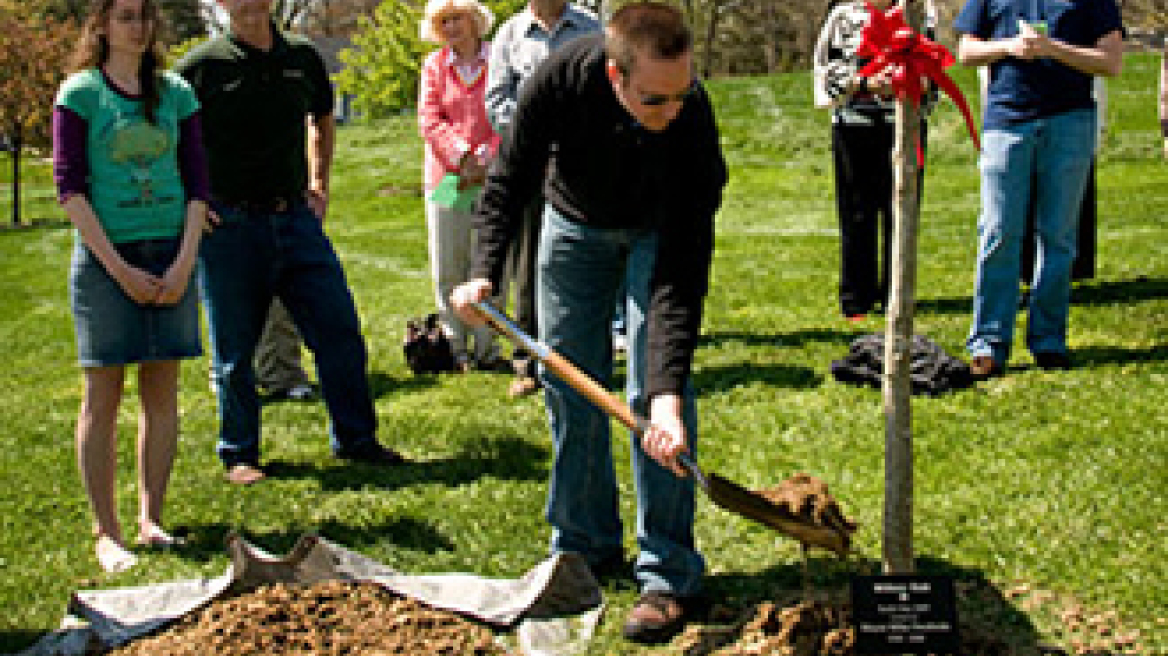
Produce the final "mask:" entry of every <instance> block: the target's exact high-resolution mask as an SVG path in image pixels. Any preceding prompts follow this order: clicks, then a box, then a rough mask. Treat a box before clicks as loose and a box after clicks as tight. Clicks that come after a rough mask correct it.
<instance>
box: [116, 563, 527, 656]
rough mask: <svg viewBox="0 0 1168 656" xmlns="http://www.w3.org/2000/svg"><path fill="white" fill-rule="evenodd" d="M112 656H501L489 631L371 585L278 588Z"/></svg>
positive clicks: (213, 609) (227, 602) (216, 606)
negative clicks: (420, 655) (346, 655)
mask: <svg viewBox="0 0 1168 656" xmlns="http://www.w3.org/2000/svg"><path fill="white" fill-rule="evenodd" d="M111 653H112V654H116V655H118V656H158V655H159V654H167V655H168V656H197V655H203V654H207V655H214V656H243V655H245V654H265V655H267V654H273V655H282V654H286V655H293V654H296V655H304V656H307V655H309V654H311V655H313V656H316V655H330V656H331V655H334V654H352V655H359V654H378V655H381V654H410V655H413V656H416V655H418V654H451V655H458V656H462V655H468V656H496V655H498V656H502V655H504V654H506V652H505V651H504V650H503V649H501V648H500V647H499V646H497V645H496V644H495V643H494V637H493V634H492V633H491V631H490V630H489V629H487V628H485V627H483V626H479V625H478V624H475V623H474V622H471V621H469V620H466V619H463V618H462V617H459V616H458V615H455V614H453V613H450V612H447V611H441V610H436V609H433V608H430V607H428V606H425V605H423V604H421V603H420V602H418V601H415V600H413V599H408V598H405V597H401V596H398V595H395V594H394V593H392V592H390V591H388V590H386V589H384V588H382V587H380V586H377V585H374V584H372V583H356V582H352V581H326V582H324V583H318V584H316V585H312V586H292V585H283V584H277V585H272V586H265V587H261V588H259V589H257V590H255V591H254V592H250V593H247V594H243V595H240V596H237V597H231V598H228V599H221V600H217V601H215V602H212V603H211V604H209V605H208V606H206V607H205V608H203V609H202V610H199V611H197V612H194V613H191V614H190V615H188V616H187V617H184V618H182V619H180V620H179V621H177V622H176V623H174V624H172V625H171V626H169V627H168V628H167V629H166V630H165V631H163V632H161V633H158V634H156V635H154V636H150V637H146V638H142V639H140V640H136V641H134V642H132V643H130V644H129V645H127V646H126V647H124V648H122V649H119V650H117V651H114V652H111Z"/></svg>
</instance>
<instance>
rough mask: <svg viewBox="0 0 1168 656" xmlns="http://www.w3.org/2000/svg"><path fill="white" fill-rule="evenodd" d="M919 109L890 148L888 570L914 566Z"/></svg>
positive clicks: (900, 105)
mask: <svg viewBox="0 0 1168 656" xmlns="http://www.w3.org/2000/svg"><path fill="white" fill-rule="evenodd" d="M899 2H900V6H901V7H902V8H903V9H904V11H905V18H906V20H907V21H908V23H909V26H910V27H912V29H913V31H915V32H920V29H921V23H922V20H921V15H920V12H919V11H917V10H915V9H913V7H914V6H915V5H919V4H920V3H913V4H910V3H908V2H907V0H899ZM920 125H921V120H920V110H919V107H918V106H917V105H916V104H914V103H913V102H912V101H911V100H905V99H901V100H899V101H897V103H896V144H895V146H894V149H893V152H892V166H893V180H894V184H895V189H894V194H893V199H892V200H893V213H892V214H893V242H892V266H891V275H892V280H891V281H889V284H890V293H889V299H888V308H887V311H888V326H887V328H886V333H885V339H884V388H883V396H884V431H885V432H884V542H883V563H884V572H885V573H886V574H909V573H912V571H913V545H912V532H913V531H912V528H913V448H912V404H911V402H912V387H911V382H910V380H909V373H910V366H911V360H910V356H911V347H912V335H913V302H914V298H915V291H916V271H917V220H918V210H919V208H918V207H917V199H918V194H917V184H918V171H917V167H918V163H917V144H918V143H919V139H920Z"/></svg>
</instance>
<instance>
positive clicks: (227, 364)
mask: <svg viewBox="0 0 1168 656" xmlns="http://www.w3.org/2000/svg"><path fill="white" fill-rule="evenodd" d="M214 210H215V211H216V212H217V213H218V214H219V217H220V218H221V223H220V225H219V226H217V227H216V228H215V229H214V230H213V231H212V232H211V233H210V234H209V235H206V236H205V237H204V238H203V242H202V245H201V247H200V250H199V283H200V291H201V293H202V297H203V305H204V307H205V308H206V311H207V321H208V324H209V326H210V333H211V354H212V363H211V379H212V382H213V384H214V386H215V392H216V394H217V396H218V400H219V444H218V447H217V450H218V452H219V458H220V459H221V460H222V461H223V463H224V464H225V465H226V466H228V467H231V466H232V465H235V464H240V463H246V464H258V463H259V442H260V403H259V396H258V394H257V391H256V383H255V373H254V371H253V369H252V357H253V355H254V354H255V350H256V344H257V343H258V342H259V338H260V334H261V332H262V331H263V327H264V320H265V318H266V317H267V314H268V306H269V305H271V302H272V298H273V297H279V298H280V300H281V301H283V303H284V306H285V307H286V308H287V309H288V312H289V314H291V315H292V320H293V322H294V323H295V324H296V327H297V328H298V329H299V330H300V334H301V336H302V337H303V338H304V343H305V344H306V345H307V346H308V348H309V349H310V350H311V351H312V353H313V355H314V359H315V361H316V369H317V379H318V380H319V381H320V386H321V394H322V396H323V397H324V403H325V406H326V408H327V409H328V413H329V418H330V425H329V435H330V438H331V442H332V449H333V452H334V453H336V452H340V451H346V452H348V451H354V450H355V451H360V450H362V449H367V448H369V447H371V446H373V444H374V443H375V437H374V435H375V433H376V429H377V418H376V415H375V414H374V410H373V400H372V396H371V395H370V391H369V381H368V378H367V377H366V366H367V361H368V355H367V353H366V350H365V341H364V338H363V337H362V335H361V326H360V323H359V320H358V318H357V308H356V305H355V304H354V302H353V296H352V294H350V292H349V286H348V283H347V282H346V280H345V274H344V271H343V270H342V269H341V263H340V261H339V260H338V259H337V255H336V252H335V251H334V250H333V247H332V244H331V243H330V242H329V240H328V237H326V236H325V234H324V230H323V227H322V225H321V222H320V220H319V219H318V218H317V217H316V215H315V214H313V213H312V211H311V210H310V209H309V208H308V206H307V205H304V204H299V205H296V206H293V207H291V208H290V209H288V210H287V211H285V212H276V213H271V214H267V213H256V212H246V211H243V210H239V209H235V208H232V207H228V206H224V205H221V204H218V203H216V204H215V205H214Z"/></svg>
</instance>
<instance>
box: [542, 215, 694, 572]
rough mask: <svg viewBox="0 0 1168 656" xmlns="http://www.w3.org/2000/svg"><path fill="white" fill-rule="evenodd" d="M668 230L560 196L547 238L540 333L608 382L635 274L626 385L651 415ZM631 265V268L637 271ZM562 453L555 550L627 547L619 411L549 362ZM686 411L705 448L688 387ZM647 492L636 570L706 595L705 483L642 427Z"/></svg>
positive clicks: (641, 464) (606, 552)
mask: <svg viewBox="0 0 1168 656" xmlns="http://www.w3.org/2000/svg"><path fill="white" fill-rule="evenodd" d="M656 250H657V237H656V234H655V233H654V232H652V231H648V230H632V229H598V228H590V227H587V226H583V225H579V224H577V223H573V222H572V221H570V220H569V219H567V218H565V217H564V216H562V215H561V214H560V213H559V212H557V211H556V210H555V209H554V208H552V207H551V206H550V205H549V206H547V208H546V209H545V212H544V223H543V231H542V234H541V236H540V244H539V263H538V270H537V283H536V289H537V291H536V308H537V310H536V312H537V315H538V316H539V329H540V330H539V332H540V339H541V340H542V341H543V342H544V343H545V344H547V345H548V346H550V347H551V348H552V349H554V350H555V351H557V352H558V353H559V354H560V355H562V356H564V357H565V358H567V359H568V360H570V361H571V362H573V363H574V364H575V365H576V366H577V367H579V368H580V369H581V370H583V371H584V372H585V373H587V374H588V375H590V376H592V377H593V378H595V379H596V380H598V381H602V382H607V381H608V380H609V379H610V378H611V377H612V373H613V371H612V369H613V366H612V362H613V353H612V340H611V333H612V314H613V307H614V304H615V302H616V298H617V292H618V290H619V289H620V287H621V281H622V280H625V281H627V285H628V305H627V306H626V310H627V322H628V323H627V330H628V353H627V360H626V361H627V371H628V377H627V382H626V396H627V398H628V400H629V404H630V405H631V406H632V408H633V410H634V411H636V412H637V413H638V414H640V415H641V416H645V415H646V414H647V413H646V410H647V405H648V400H647V399H646V398H645V397H644V390H645V374H646V363H647V353H646V349H647V326H646V322H645V314H646V310H647V309H648V305H649V303H648V296H649V294H648V292H649V278H650V276H651V274H652V269H653V263H654V260H655V258H656ZM626 274H627V278H626ZM540 376H541V378H542V381H543V385H544V390H545V392H544V394H545V398H546V401H547V409H548V417H549V420H550V423H551V431H552V439H553V442H554V445H555V462H554V463H553V465H552V473H551V484H550V489H549V492H548V502H547V520H548V523H550V524H551V526H552V539H551V547H552V550H553V552H573V553H578V554H582V555H584V556H585V558H587V559H588V561H589V562H590V563H591V564H593V565H595V564H596V563H597V562H599V561H600V560H602V559H604V558H607V557H610V556H614V555H618V554H621V553H623V549H622V546H621V544H622V539H621V538H622V529H621V520H620V514H619V512H618V501H617V483H616V474H615V472H614V469H613V463H612V450H611V443H610V441H609V439H610V438H609V418H608V417H607V416H606V415H605V414H604V413H603V412H602V411H600V410H598V409H597V408H596V407H595V406H594V405H593V404H592V403H590V402H589V401H588V400H587V399H585V398H584V397H583V396H581V395H579V394H577V393H576V392H575V391H573V390H572V389H571V388H570V387H569V386H568V385H567V384H566V383H564V382H562V381H560V380H559V379H558V378H556V377H555V376H553V375H551V373H550V372H548V371H546V370H544V369H543V368H541V371H540ZM684 399H685V403H684V413H683V414H684V417H683V419H684V421H685V425H686V430H687V431H688V433H689V436H690V449H691V451H692V450H694V449H695V448H696V436H697V432H696V428H697V414H696V411H695V407H694V402H693V395H692V394H691V393H689V391H688V390H687V391H686V394H685V396H684ZM630 441H631V450H632V463H633V476H634V479H635V483H636V493H637V545H638V547H639V548H640V554H639V555H638V557H637V562H636V576H637V580H638V582H639V583H640V585H641V589H642V590H643V591H646V592H648V591H662V592H672V593H674V594H679V595H691V594H696V593H697V592H698V591H699V589H700V587H701V579H702V574H703V572H704V570H705V562H704V560H703V559H702V556H701V555H700V554H699V553H698V552H697V551H696V550H695V548H694V539H693V522H694V482H693V480H692V479H690V478H684V479H683V478H678V477H677V476H675V475H674V474H673V473H672V472H670V471H669V470H667V469H665V468H663V467H661V466H660V465H659V464H657V462H656V461H654V460H653V459H652V458H650V457H649V456H648V455H646V454H645V452H644V450H643V449H642V448H641V444H640V440H639V439H636V438H635V437H630Z"/></svg>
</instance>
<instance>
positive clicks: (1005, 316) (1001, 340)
mask: <svg viewBox="0 0 1168 656" xmlns="http://www.w3.org/2000/svg"><path fill="white" fill-rule="evenodd" d="M1094 150H1095V110H1094V109H1079V110H1074V111H1069V112H1064V113H1062V114H1056V115H1054V116H1047V117H1044V118H1040V119H1035V120H1033V121H1027V122H1025V123H1019V124H1015V125H1010V126H1007V127H1004V128H995V129H991V130H986V131H985V134H984V135H983V136H982V152H981V160H980V164H979V167H980V169H981V207H982V209H981V216H980V218H979V219H978V226H977V230H978V253H977V281H976V289H975V292H974V297H973V325H972V327H971V329H970V334H969V339H968V340H967V341H966V348H967V349H968V351H969V354H970V355H971V356H974V357H976V356H984V355H990V356H993V359H994V361H995V362H997V363H998V364H1000V365H1002V366H1004V365H1005V364H1006V362H1007V361H1008V360H1009V359H1010V347H1011V344H1012V343H1013V338H1014V319H1015V316H1016V315H1017V310H1018V296H1019V293H1020V292H1019V283H1018V275H1019V270H1020V268H1021V262H1022V237H1023V233H1024V231H1025V226H1026V208H1027V204H1028V202H1029V200H1030V196H1031V194H1035V200H1036V211H1035V217H1036V219H1035V220H1036V228H1037V234H1038V255H1037V261H1036V266H1035V272H1034V280H1033V281H1032V282H1031V293H1030V307H1029V319H1028V322H1027V329H1026V346H1027V348H1029V349H1030V352H1031V353H1066V352H1067V322H1068V317H1069V315H1070V301H1071V263H1072V261H1073V260H1074V258H1075V243H1076V233H1077V229H1078V220H1079V219H1078V217H1079V205H1080V203H1081V202H1082V198H1083V189H1084V187H1085V186H1086V184H1087V175H1088V173H1089V172H1090V170H1091V158H1092V154H1093V153H1094ZM1032 180H1033V183H1032Z"/></svg>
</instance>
